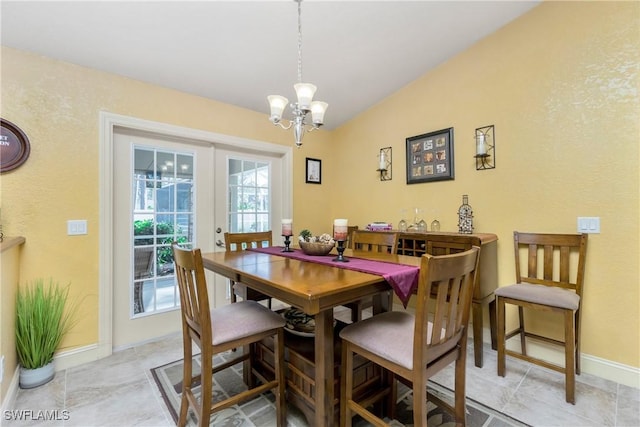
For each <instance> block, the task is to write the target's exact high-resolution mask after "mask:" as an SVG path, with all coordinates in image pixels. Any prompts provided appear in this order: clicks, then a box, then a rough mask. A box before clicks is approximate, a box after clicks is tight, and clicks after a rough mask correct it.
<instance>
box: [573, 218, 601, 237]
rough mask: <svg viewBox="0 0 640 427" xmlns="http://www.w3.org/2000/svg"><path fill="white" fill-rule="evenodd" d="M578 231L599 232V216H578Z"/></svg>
mask: <svg viewBox="0 0 640 427" xmlns="http://www.w3.org/2000/svg"><path fill="white" fill-rule="evenodd" d="M578 233H591V234H599V233H600V217H599V216H579V217H578Z"/></svg>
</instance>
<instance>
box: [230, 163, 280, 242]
mask: <svg viewBox="0 0 640 427" xmlns="http://www.w3.org/2000/svg"><path fill="white" fill-rule="evenodd" d="M228 165H229V170H228V173H229V199H228V203H229V232H231V233H248V232H256V231H267V230H270V229H271V226H270V224H271V221H270V210H271V209H270V207H271V194H270V186H269V179H270V177H269V167H270V166H269V163H267V162H260V161H252V160H240V159H229V163H228Z"/></svg>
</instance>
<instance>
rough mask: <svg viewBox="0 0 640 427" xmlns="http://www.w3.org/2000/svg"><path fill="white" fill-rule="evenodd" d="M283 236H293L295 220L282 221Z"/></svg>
mask: <svg viewBox="0 0 640 427" xmlns="http://www.w3.org/2000/svg"><path fill="white" fill-rule="evenodd" d="M282 235H283V236H292V235H293V220H291V219H283V220H282Z"/></svg>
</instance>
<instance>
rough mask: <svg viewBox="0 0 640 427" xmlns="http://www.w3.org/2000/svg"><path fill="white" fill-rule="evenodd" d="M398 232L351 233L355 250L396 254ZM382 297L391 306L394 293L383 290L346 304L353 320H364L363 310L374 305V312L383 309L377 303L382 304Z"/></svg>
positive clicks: (358, 231) (362, 231)
mask: <svg viewBox="0 0 640 427" xmlns="http://www.w3.org/2000/svg"><path fill="white" fill-rule="evenodd" d="M398 236H399V235H398V233H386V232H384V233H382V232H376V231H366V230H358V229H355V230H353V232H352V234H351V242H352V243H351V245H352V249H353V250H357V251H366V252H384V253H389V254H395V253H397V251H398ZM382 299H386V300H385V301H384V304H386V305H388V306H389V307H391V304H392V301H393V294H392V293H391V291H385V292H382V293H380V294H378V295H376V296H374V297H371V298H363V299H360V300H358V301H354V302H350V303H348V304H345V307H348V308H349V309H350V310H351V321H352V322H357V321H359V320H362V312H363V310H365V309H367V308H369V307H374V313H377V312H380V311H382V310H381V309H380V307H376V304H378V301H379V304H380V305H382V304H383V302H382Z"/></svg>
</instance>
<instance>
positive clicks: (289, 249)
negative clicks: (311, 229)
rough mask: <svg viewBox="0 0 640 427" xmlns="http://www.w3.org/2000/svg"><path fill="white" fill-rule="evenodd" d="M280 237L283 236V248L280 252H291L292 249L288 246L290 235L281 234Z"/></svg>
mask: <svg viewBox="0 0 640 427" xmlns="http://www.w3.org/2000/svg"><path fill="white" fill-rule="evenodd" d="M282 237H284V249H283V250H282V251H281V252H293V249H291V248H290V247H289V245H291V236H290V235H288V234H287V235H286V236H285V235H284V234H283V235H282Z"/></svg>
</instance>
